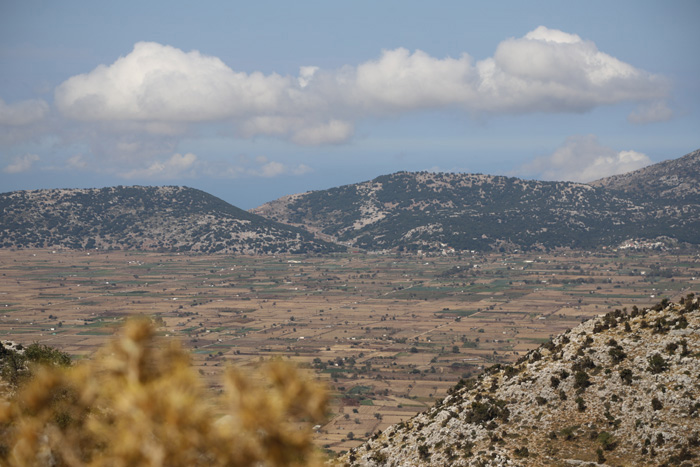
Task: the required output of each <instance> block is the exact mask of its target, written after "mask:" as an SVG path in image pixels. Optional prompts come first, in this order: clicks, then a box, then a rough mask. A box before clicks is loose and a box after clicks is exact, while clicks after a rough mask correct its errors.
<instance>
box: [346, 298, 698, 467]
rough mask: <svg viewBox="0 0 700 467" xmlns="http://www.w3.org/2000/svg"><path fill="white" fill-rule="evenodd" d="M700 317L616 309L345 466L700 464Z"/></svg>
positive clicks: (393, 432) (677, 309)
mask: <svg viewBox="0 0 700 467" xmlns="http://www.w3.org/2000/svg"><path fill="white" fill-rule="evenodd" d="M698 401H700V311H699V303H698V299H697V298H695V297H693V296H692V294H691V295H689V296H688V297H687V298H686V299H685V300H683V301H682V302H681V303H680V304H668V303H665V302H662V303H660V304H658V305H656V306H655V307H653V308H651V309H644V310H638V309H636V308H634V309H633V310H631V311H629V312H628V311H626V310H625V311H621V310H616V311H615V312H613V313H609V314H607V315H605V316H600V317H598V318H596V319H592V320H589V321H587V322H585V323H583V324H581V325H579V326H577V327H576V328H575V329H572V330H570V331H567V332H565V333H564V334H561V335H559V336H557V337H555V338H553V339H551V340H550V341H549V342H547V343H546V344H544V345H542V346H541V347H540V348H539V349H537V350H534V351H531V352H529V353H528V354H527V355H526V356H524V357H523V358H521V359H520V361H518V362H517V363H516V364H513V365H508V366H501V365H496V366H494V367H491V368H490V369H487V370H486V371H485V372H484V373H483V374H482V375H481V376H480V377H479V378H478V379H477V380H467V381H461V382H460V384H458V385H457V386H456V387H455V388H453V390H452V391H451V393H450V395H448V396H447V397H446V398H445V399H444V400H441V401H438V403H437V404H436V405H435V406H434V407H433V408H432V409H430V410H428V411H427V412H425V413H422V414H419V415H417V416H415V417H413V418H412V419H410V420H408V421H406V422H403V423H401V424H399V425H394V426H391V427H389V428H387V429H386V430H385V431H384V432H383V433H380V434H376V435H375V436H373V437H372V439H371V440H370V441H368V442H367V443H365V444H364V445H362V446H360V447H358V448H356V449H353V450H351V451H350V452H349V453H347V454H346V455H345V456H344V457H343V458H341V459H340V464H341V465H353V466H380V465H382V466H415V465H435V466H444V465H454V466H504V465H510V466H539V465H552V466H564V465H591V464H590V463H593V464H592V465H596V463H597V465H600V464H606V465H635V466H637V465H655V466H656V465H684V466H687V467H690V466H692V465H698V463H700V423H699V418H698V416H699V415H700V402H698Z"/></svg>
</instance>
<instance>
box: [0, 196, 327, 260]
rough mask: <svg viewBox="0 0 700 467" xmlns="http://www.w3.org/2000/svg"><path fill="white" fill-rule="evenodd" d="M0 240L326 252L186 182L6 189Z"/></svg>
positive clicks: (300, 234)
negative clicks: (7, 191) (76, 187)
mask: <svg viewBox="0 0 700 467" xmlns="http://www.w3.org/2000/svg"><path fill="white" fill-rule="evenodd" d="M0 212H2V218H0V246H2V247H5V248H8V247H45V248H120V249H141V250H165V251H183V252H184V251H192V252H207V253H214V252H222V253H246V254H262V253H278V252H279V253H287V252H291V253H304V252H318V253H325V252H331V251H337V250H339V249H340V247H338V246H337V245H333V244H329V243H326V242H323V241H319V240H316V239H315V238H314V237H313V235H311V234H309V233H308V232H306V231H304V230H301V229H297V228H293V227H290V226H287V225H282V224H279V223H276V222H273V221H270V220H268V219H264V218H262V217H260V216H256V215H255V214H251V213H249V212H246V211H243V210H242V209H239V208H236V207H234V206H232V205H230V204H228V203H226V202H225V201H222V200H221V199H219V198H216V197H214V196H212V195H209V194H207V193H205V192H203V191H200V190H196V189H193V188H187V187H175V186H169V187H140V186H135V187H122V186H119V187H111V188H102V189H57V190H34V191H15V192H10V193H3V194H0Z"/></svg>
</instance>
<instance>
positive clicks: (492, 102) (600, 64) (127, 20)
mask: <svg viewBox="0 0 700 467" xmlns="http://www.w3.org/2000/svg"><path fill="white" fill-rule="evenodd" d="M481 3H483V5H482V4H481ZM698 19H700V2H697V1H694V0H687V1H673V2H660V1H659V2H650V1H616V2H600V1H588V2H522V1H512V2H508V1H506V2H488V3H487V2H478V3H477V2H463V1H442V2H432V3H428V2H415V1H381V2H377V1H361V0H360V1H353V2H336V1H327V0H326V1H307V2H282V1H274V2H273V1H256V2H223V1H221V2H218V1H210V2H197V3H195V2H179V1H168V2H155V1H154V2H148V1H139V2H133V1H120V2H87V1H86V2H83V1H70V0H67V1H63V2H54V1H34V0H25V1H22V2H17V1H4V2H1V3H0V191H3V192H5V191H11V190H19V189H36V188H57V187H65V188H71V187H100V186H109V185H135V184H139V185H187V186H192V187H196V188H200V189H203V190H205V191H208V192H210V193H212V194H215V195H217V196H219V197H221V198H223V199H225V200H226V201H228V202H230V203H232V204H234V205H237V206H239V207H242V208H245V209H249V208H252V207H255V206H257V205H259V204H262V203H263V202H266V201H269V200H272V199H275V198H277V197H279V196H282V195H285V194H291V193H297V192H303V191H307V190H313V189H324V188H329V187H332V186H337V185H341V184H346V183H354V182H359V181H364V180H368V179H371V178H374V177H376V176H378V175H382V174H387V173H392V172H396V171H399V170H410V171H416V170H434V171H459V172H480V173H492V174H504V175H511V176H520V177H526V178H538V179H545V180H574V181H589V180H593V179H596V178H600V177H602V176H606V175H610V174H613V173H620V172H625V171H628V170H633V169H636V168H639V167H641V166H644V165H648V164H651V163H654V162H659V161H662V160H665V159H669V158H676V157H680V156H682V155H684V154H686V153H688V152H690V151H692V150H695V149H697V148H698V147H700V141H699V139H698V135H699V134H700V131H699V130H700V117H699V112H700V79H698V76H700V58H699V57H700V54H698V53H697V45H698V44H700V32H699V29H698V28H697V27H696V23H697V21H698Z"/></svg>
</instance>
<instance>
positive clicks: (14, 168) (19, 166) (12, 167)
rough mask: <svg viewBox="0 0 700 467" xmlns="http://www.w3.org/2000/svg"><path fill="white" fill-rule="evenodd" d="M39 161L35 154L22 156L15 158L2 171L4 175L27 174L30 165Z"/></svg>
mask: <svg viewBox="0 0 700 467" xmlns="http://www.w3.org/2000/svg"><path fill="white" fill-rule="evenodd" d="M38 160H39V156H37V155H36V154H24V155H22V156H15V157H14V158H13V159H12V162H11V163H10V164H8V165H6V166H5V168H4V169H2V171H3V172H5V173H6V174H18V173H22V172H27V171H28V170H29V169H31V168H32V165H34V163H35V162H36V161H38Z"/></svg>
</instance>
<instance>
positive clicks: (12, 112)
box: [0, 99, 49, 126]
mask: <svg viewBox="0 0 700 467" xmlns="http://www.w3.org/2000/svg"><path fill="white" fill-rule="evenodd" d="M48 112H49V105H48V104H47V103H46V102H45V101H43V100H41V99H29V100H25V101H21V102H16V103H14V104H7V103H6V102H5V101H4V100H3V99H0V125H7V126H20V125H29V124H32V123H36V122H38V121H40V120H43V119H44V118H45V117H46V114H48Z"/></svg>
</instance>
